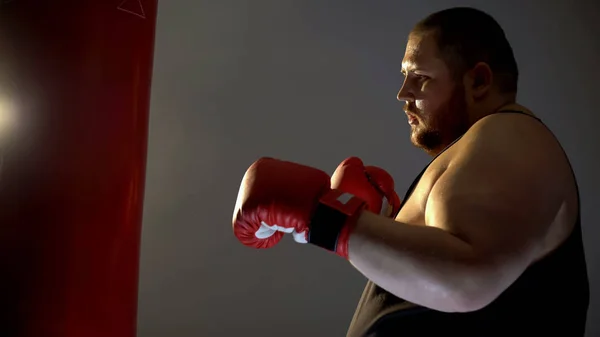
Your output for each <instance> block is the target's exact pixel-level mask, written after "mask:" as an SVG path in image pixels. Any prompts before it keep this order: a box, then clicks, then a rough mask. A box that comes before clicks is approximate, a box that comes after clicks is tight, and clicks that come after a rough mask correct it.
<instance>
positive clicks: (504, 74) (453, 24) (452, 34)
mask: <svg viewBox="0 0 600 337" xmlns="http://www.w3.org/2000/svg"><path fill="white" fill-rule="evenodd" d="M412 32H413V33H427V32H432V33H434V34H435V35H434V36H435V38H436V41H437V45H438V49H439V51H440V53H441V57H442V59H443V60H444V61H445V62H446V64H447V65H448V66H449V67H450V68H451V69H452V70H453V72H454V75H455V76H458V77H459V78H462V76H463V75H464V74H465V72H466V71H467V70H469V69H471V68H472V67H473V66H475V65H476V64H477V63H478V62H485V63H487V64H488V65H489V66H490V68H491V69H492V71H493V73H494V78H495V82H496V84H497V85H498V87H499V89H500V90H501V91H502V92H504V93H516V92H517V82H518V79H519V69H518V67H517V61H516V60H515V56H514V54H513V50H512V47H511V46H510V43H509V42H508V40H507V38H506V35H505V34H504V30H503V29H502V27H500V24H498V22H497V21H496V20H495V19H494V18H493V17H492V16H491V15H489V14H487V13H485V12H483V11H481V10H478V9H474V8H469V7H455V8H449V9H445V10H442V11H439V12H436V13H433V14H431V15H429V16H428V17H426V18H425V19H423V20H421V21H420V22H418V23H417V24H416V26H415V27H414V29H413V31H412Z"/></svg>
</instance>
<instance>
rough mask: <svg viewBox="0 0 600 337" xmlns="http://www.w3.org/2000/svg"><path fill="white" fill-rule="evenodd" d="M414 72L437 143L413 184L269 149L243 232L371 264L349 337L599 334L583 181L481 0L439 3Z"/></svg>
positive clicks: (418, 106)
mask: <svg viewBox="0 0 600 337" xmlns="http://www.w3.org/2000/svg"><path fill="white" fill-rule="evenodd" d="M401 71H402V73H403V74H404V77H405V79H404V83H403V85H402V87H401V90H400V92H399V93H398V100H400V101H402V102H404V112H405V114H406V117H407V121H408V123H409V124H410V128H411V133H410V139H411V141H412V143H413V144H414V145H415V146H417V147H419V148H421V149H422V150H423V151H425V152H426V153H428V154H429V155H431V156H432V160H431V162H430V163H429V165H427V166H426V167H425V168H424V169H423V171H422V172H421V173H420V174H419V175H418V176H417V177H416V179H415V180H414V182H413V183H412V185H411V186H410V188H409V190H408V191H407V192H406V194H405V195H404V197H403V198H398V195H397V194H396V192H395V191H394V181H393V179H392V177H391V175H390V174H389V173H388V172H386V171H385V170H383V169H382V168H379V167H374V166H366V165H364V164H363V162H362V161H361V160H360V159H359V158H355V157H352V158H348V159H346V160H345V161H344V162H342V163H341V164H340V165H339V166H338V168H337V169H336V170H335V172H334V173H333V175H332V176H331V177H330V176H329V175H328V174H327V173H325V172H323V171H321V170H319V169H316V168H312V167H308V166H304V165H301V164H298V163H293V162H289V161H284V160H278V159H273V158H260V159H258V160H257V161H256V162H255V163H253V164H252V165H251V166H250V167H249V168H248V170H247V171H246V174H245V175H244V177H243V180H242V183H241V186H240V191H239V194H238V197H237V200H236V205H235V210H234V215H233V230H234V233H235V235H236V237H237V238H238V239H239V240H240V241H241V242H242V243H243V244H245V245H247V246H251V247H255V248H269V247H272V246H273V245H274V244H276V243H277V242H278V241H279V240H280V239H281V238H282V236H284V235H290V236H292V237H293V239H294V240H295V241H297V242H299V243H308V244H313V245H316V246H318V247H321V248H323V249H324V250H327V251H330V252H331V253H334V254H337V255H338V256H339V257H340V258H343V259H347V260H348V262H349V263H350V264H351V265H352V266H353V267H354V268H356V269H357V270H358V271H359V272H360V273H362V274H363V275H364V276H365V277H367V278H368V279H369V282H368V284H367V286H366V288H365V290H364V293H363V295H362V298H361V299H360V302H359V304H358V307H357V309H356V312H355V314H354V317H353V319H352V323H351V324H350V327H349V330H348V334H347V336H351V337H354V336H361V337H362V336H369V337H384V336H385V337H387V336H399V337H406V336H421V337H422V336H462V337H471V336H473V337H475V336H477V337H485V336H569V337H575V336H584V331H585V323H586V314H587V309H588V302H589V285H588V278H587V271H586V263H585V256H584V249H583V244H582V230H581V219H580V200H579V193H578V189H577V183H576V180H575V177H574V174H573V170H572V168H571V166H570V163H569V160H568V158H567V156H566V154H565V152H564V151H563V149H562V147H561V145H560V144H559V142H558V141H557V139H556V138H555V136H554V135H553V134H552V132H551V131H550V130H549V129H548V128H547V127H546V126H545V125H544V124H543V122H542V121H541V120H540V119H539V118H538V117H536V116H535V115H534V114H533V113H532V112H531V111H530V110H528V109H527V108H525V107H523V106H521V105H520V104H518V103H516V95H517V81H518V68H517V63H516V61H515V58H514V55H513V51H512V48H511V46H510V44H509V42H508V41H507V39H506V37H505V34H504V31H503V29H502V28H501V27H500V26H499V24H498V23H497V22H496V21H495V20H494V19H493V18H492V17H491V16H490V15H488V14H486V13H484V12H482V11H479V10H476V9H472V8H451V9H447V10H443V11H440V12H436V13H433V14H431V15H430V16H428V17H426V18H425V19H423V20H421V21H420V22H419V23H418V24H417V25H416V26H415V27H414V28H413V30H412V31H411V32H410V34H409V36H408V43H407V46H406V52H405V55H404V59H403V60H402V69H401ZM397 158H398V160H400V161H401V160H402V156H401V154H397ZM400 200H401V202H400ZM324 253H325V252H324ZM304 272H310V270H305V271H304ZM332 291H335V289H332Z"/></svg>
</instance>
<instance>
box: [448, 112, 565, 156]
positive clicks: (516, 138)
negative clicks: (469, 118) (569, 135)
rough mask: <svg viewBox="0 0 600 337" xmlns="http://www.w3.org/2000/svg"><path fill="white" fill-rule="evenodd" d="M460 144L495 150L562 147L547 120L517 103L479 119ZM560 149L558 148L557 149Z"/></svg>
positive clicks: (461, 146)
mask: <svg viewBox="0 0 600 337" xmlns="http://www.w3.org/2000/svg"><path fill="white" fill-rule="evenodd" d="M457 145H458V147H460V148H463V151H465V150H466V151H468V150H473V151H475V150H495V151H494V153H496V151H499V152H502V153H504V152H505V151H508V153H509V154H510V153H514V154H515V155H516V154H518V153H521V152H528V151H545V152H546V151H550V152H554V151H552V149H554V150H559V149H560V147H559V144H558V141H557V139H556V137H555V136H554V134H553V133H552V131H551V130H550V129H549V128H548V127H546V125H545V124H543V123H542V122H541V120H540V119H538V118H537V117H536V116H535V115H534V114H533V112H531V111H530V110H528V109H526V108H524V107H522V106H519V105H514V106H511V107H509V108H506V109H501V110H500V111H499V112H496V113H493V114H489V115H487V116H485V117H483V118H481V119H480V120H478V121H477V122H476V123H475V124H473V126H472V127H471V128H470V129H469V130H468V131H467V132H466V133H465V135H464V136H463V137H462V139H461V141H460V142H459V144H457ZM556 153H558V152H556Z"/></svg>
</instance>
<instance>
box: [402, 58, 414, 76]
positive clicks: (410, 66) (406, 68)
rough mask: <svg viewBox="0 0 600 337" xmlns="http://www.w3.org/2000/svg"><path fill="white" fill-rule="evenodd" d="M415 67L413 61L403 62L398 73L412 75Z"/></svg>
mask: <svg viewBox="0 0 600 337" xmlns="http://www.w3.org/2000/svg"><path fill="white" fill-rule="evenodd" d="M417 68H418V67H417V65H416V64H415V62H414V61H403V62H402V67H401V69H400V72H401V73H402V74H406V73H407V72H408V73H412V72H415V70H416V69H417Z"/></svg>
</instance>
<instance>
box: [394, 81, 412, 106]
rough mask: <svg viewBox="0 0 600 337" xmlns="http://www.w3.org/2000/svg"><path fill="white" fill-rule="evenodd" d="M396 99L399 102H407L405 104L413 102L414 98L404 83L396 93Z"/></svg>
mask: <svg viewBox="0 0 600 337" xmlns="http://www.w3.org/2000/svg"><path fill="white" fill-rule="evenodd" d="M396 99H397V100H399V101H404V102H407V103H408V102H414V100H415V97H414V95H413V94H412V93H411V91H410V90H409V88H408V85H406V81H405V82H404V83H403V84H402V88H400V91H398V95H396Z"/></svg>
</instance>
